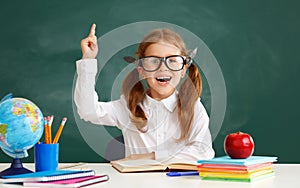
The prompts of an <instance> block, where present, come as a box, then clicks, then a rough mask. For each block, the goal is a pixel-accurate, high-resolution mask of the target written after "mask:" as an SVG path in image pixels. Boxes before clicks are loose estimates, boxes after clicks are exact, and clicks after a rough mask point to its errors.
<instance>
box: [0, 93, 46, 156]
mask: <svg viewBox="0 0 300 188" xmlns="http://www.w3.org/2000/svg"><path fill="white" fill-rule="evenodd" d="M43 131H44V118H43V114H42V112H41V110H40V109H39V108H38V107H37V106H36V105H35V104H34V103H33V102H31V101H29V100H27V99H24V98H9V99H6V100H4V101H3V102H1V103H0V147H1V149H2V150H3V151H4V152H5V153H6V154H7V155H9V156H10V157H13V158H24V157H27V156H28V153H27V150H28V149H30V148H31V147H33V146H34V145H35V144H36V143H37V142H38V141H39V139H40V138H41V136H42V134H43Z"/></svg>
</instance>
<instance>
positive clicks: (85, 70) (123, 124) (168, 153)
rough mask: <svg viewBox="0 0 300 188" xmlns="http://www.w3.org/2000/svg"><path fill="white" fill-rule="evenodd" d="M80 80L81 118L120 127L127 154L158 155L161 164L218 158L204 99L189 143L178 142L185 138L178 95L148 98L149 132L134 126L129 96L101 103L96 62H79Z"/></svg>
mask: <svg viewBox="0 0 300 188" xmlns="http://www.w3.org/2000/svg"><path fill="white" fill-rule="evenodd" d="M76 66H77V74H78V77H77V81H76V86H75V93H74V100H75V104H76V106H77V112H78V114H79V116H80V117H81V118H82V119H83V120H85V121H90V122H92V123H94V124H100V125H111V126H117V127H118V128H119V129H121V131H122V134H123V137H124V142H125V155H126V156H129V155H132V154H143V153H151V152H155V159H156V160H159V161H165V162H166V161H169V162H171V161H186V160H189V161H191V160H192V161H196V160H198V159H210V158H212V157H214V150H213V148H212V141H211V134H210V131H209V128H208V125H209V118H208V115H207V113H206V110H205V108H204V107H203V105H202V103H201V102H200V99H199V100H197V102H196V104H195V109H194V110H195V113H194V114H195V115H194V123H193V126H192V129H191V132H190V135H189V137H188V139H187V140H186V141H182V142H178V141H177V139H178V138H179V137H180V135H181V130H180V123H179V120H178V107H177V97H178V96H177V92H174V93H173V94H172V95H171V96H170V97H168V98H166V99H163V100H160V101H158V100H155V99H153V98H151V97H150V96H148V95H146V97H145V99H144V100H143V101H142V102H141V103H140V104H139V105H140V107H141V108H142V109H143V111H144V112H145V114H146V117H147V124H146V127H145V129H146V130H147V131H146V132H145V133H143V132H141V131H139V130H138V129H137V128H136V127H135V125H134V124H132V123H131V120H130V114H131V112H130V111H129V109H128V108H127V104H126V100H125V97H124V96H123V95H122V96H121V97H120V99H119V100H115V101H110V102H99V101H98V95H97V93H96V91H95V77H96V74H97V60H96V59H82V60H79V61H77V62H76Z"/></svg>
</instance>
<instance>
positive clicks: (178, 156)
mask: <svg viewBox="0 0 300 188" xmlns="http://www.w3.org/2000/svg"><path fill="white" fill-rule="evenodd" d="M166 155H168V156H169V158H168V159H167V161H168V162H176V161H197V160H200V159H203V160H205V159H211V158H213V157H214V155H215V152H214V150H213V148H212V139H211V134H210V130H209V117H208V115H207V112H206V110H205V108H204V106H203V105H202V104H201V102H200V100H199V101H198V102H196V105H195V117H194V124H193V128H192V130H191V133H190V136H189V139H188V140H187V141H186V142H185V143H183V144H182V145H181V146H180V147H178V148H174V149H172V150H169V152H168V153H166V151H165V152H162V151H158V152H157V153H156V155H155V157H157V158H158V159H163V158H164V159H166V158H165V156H166Z"/></svg>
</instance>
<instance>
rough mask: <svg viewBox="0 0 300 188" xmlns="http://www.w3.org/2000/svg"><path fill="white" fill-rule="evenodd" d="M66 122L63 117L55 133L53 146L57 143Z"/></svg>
mask: <svg viewBox="0 0 300 188" xmlns="http://www.w3.org/2000/svg"><path fill="white" fill-rule="evenodd" d="M66 121H67V118H66V117H64V118H63V119H62V121H61V124H60V126H59V128H58V130H57V132H56V135H55V137H54V140H53V144H56V143H57V142H58V139H59V137H60V135H61V132H62V130H63V128H64V126H65V123H66Z"/></svg>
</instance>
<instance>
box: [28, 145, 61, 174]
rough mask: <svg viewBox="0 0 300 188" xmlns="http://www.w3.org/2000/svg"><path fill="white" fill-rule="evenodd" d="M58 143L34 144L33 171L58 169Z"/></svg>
mask: <svg viewBox="0 0 300 188" xmlns="http://www.w3.org/2000/svg"><path fill="white" fill-rule="evenodd" d="M58 158H59V143H57V144H44V143H40V144H36V145H35V146H34V164H35V171H36V172H40V171H49V170H58Z"/></svg>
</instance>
